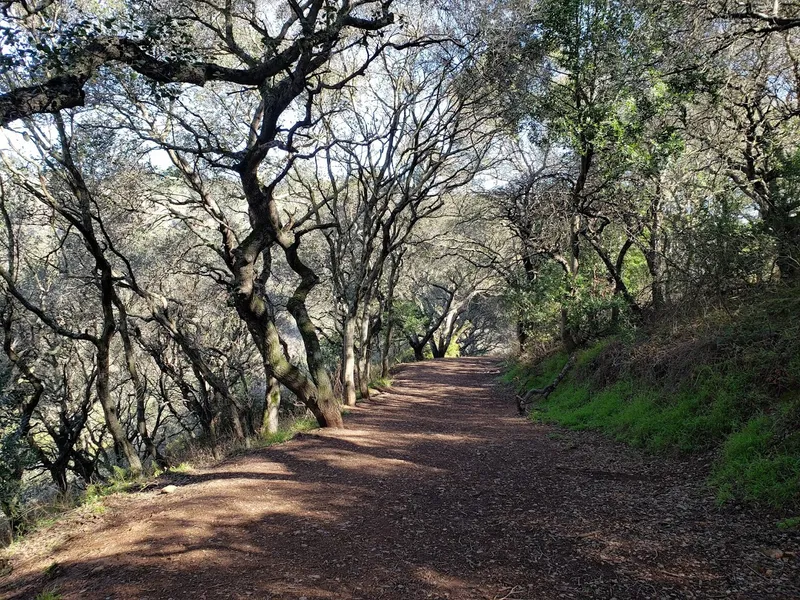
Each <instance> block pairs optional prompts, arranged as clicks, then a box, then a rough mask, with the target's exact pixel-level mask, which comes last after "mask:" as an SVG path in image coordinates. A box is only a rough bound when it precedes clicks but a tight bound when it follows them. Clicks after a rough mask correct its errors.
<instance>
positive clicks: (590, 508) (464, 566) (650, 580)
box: [0, 359, 800, 600]
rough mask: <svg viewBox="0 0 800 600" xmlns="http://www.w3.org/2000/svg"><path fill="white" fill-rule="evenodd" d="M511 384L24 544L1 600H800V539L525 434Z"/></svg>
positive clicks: (357, 426) (670, 477) (636, 469)
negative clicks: (40, 597)
mask: <svg viewBox="0 0 800 600" xmlns="http://www.w3.org/2000/svg"><path fill="white" fill-rule="evenodd" d="M498 367H499V365H498V364H497V363H496V362H492V361H490V360H485V359H462V360H453V361H435V362H427V363H421V364H416V365H411V366H408V367H406V368H404V369H403V370H402V371H401V372H400V373H399V375H398V376H397V378H396V381H395V387H394V388H392V390H391V392H389V393H384V394H382V395H380V396H379V397H378V400H377V401H376V402H373V403H370V404H368V405H364V406H362V407H360V408H357V409H355V410H353V411H352V412H351V414H350V415H349V416H348V417H346V424H347V429H345V430H340V431H318V432H315V433H313V434H306V435H302V436H300V437H299V438H298V439H295V440H294V441H292V442H289V443H286V444H283V445H279V446H273V447H271V448H268V449H266V450H263V451H259V452H254V453H252V454H249V455H246V456H242V457H239V458H236V459H234V460H231V461H228V462H226V463H224V464H222V465H220V466H218V467H216V468H212V469H207V470H202V471H196V472H192V473H191V474H189V475H186V476H184V477H182V479H181V480H180V481H179V482H178V484H179V487H178V490H177V491H176V492H175V493H173V494H168V495H164V494H159V493H158V492H157V491H152V492H143V493H139V494H133V495H128V496H122V495H120V496H116V497H114V498H112V499H111V500H110V501H109V503H108V504H109V505H110V510H109V511H108V512H107V513H106V514H104V515H102V516H96V515H95V516H91V515H88V514H87V513H85V512H84V513H82V515H83V516H78V517H75V516H73V517H72V518H70V519H67V520H65V521H62V522H61V523H60V524H59V525H57V526H56V527H55V528H54V530H53V531H50V532H43V533H41V534H39V535H37V536H33V537H32V538H31V540H29V541H28V542H26V544H24V545H23V546H22V549H21V551H19V552H18V553H17V557H16V558H15V559H14V561H13V566H14V571H13V573H12V574H11V575H9V576H7V577H5V578H4V579H2V580H0V596H2V597H5V598H33V597H35V596H36V594H37V593H39V592H40V591H42V590H43V589H53V588H55V589H57V590H58V592H59V593H60V594H61V595H62V597H63V598H81V599H83V598H87V599H88V598H175V599H178V598H192V599H201V598H208V599H211V598H241V599H244V598H273V599H277V598H291V599H302V598H305V599H307V600H312V599H319V598H363V599H365V600H366V599H369V600H372V599H379V598H385V599H398V600H399V599H403V600H406V599H416V598H438V599H443V598H452V599H454V600H460V599H470V598H482V599H488V600H500V599H505V600H522V599H548V598H618V599H622V598H714V597H733V598H800V575H799V573H800V569H798V565H799V564H800V563H799V562H798V561H799V560H800V556H798V553H800V539H799V537H800V536H798V535H797V534H796V533H795V534H791V533H781V532H780V531H779V530H777V529H776V528H775V520H774V518H771V517H770V516H769V515H765V514H762V513H756V512H755V511H748V510H745V509H742V508H737V507H725V508H719V507H717V506H716V505H715V503H714V501H713V497H712V496H711V494H710V493H709V491H708V490H707V489H705V487H704V485H703V483H702V480H703V475H702V474H703V472H704V469H705V468H706V467H704V466H703V465H702V464H700V463H698V462H693V463H688V462H685V461H677V460H667V459H664V458H656V457H648V456H644V455H642V454H641V453H639V452H637V451H634V450H631V449H628V448H625V447H622V446H620V445H618V444H615V443H613V442H610V441H607V440H605V439H603V438H602V437H600V436H598V435H594V434H588V433H570V432H565V431H563V430H559V429H556V428H553V427H549V426H538V425H531V424H530V423H528V422H526V421H525V420H523V419H521V418H520V417H518V416H517V415H516V414H515V411H516V409H515V406H514V402H513V401H512V400H511V398H510V397H509V396H508V394H507V393H506V392H504V390H503V389H502V388H501V387H500V386H498V385H497V384H496V383H495V382H494V381H495V380H494V376H495V375H496V374H497V372H498ZM53 563H57V566H56V567H55V568H51V569H49V571H48V574H47V575H46V574H45V570H46V569H47V568H48V566H50V565H52V564H53Z"/></svg>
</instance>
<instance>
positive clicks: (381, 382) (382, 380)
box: [369, 377, 392, 388]
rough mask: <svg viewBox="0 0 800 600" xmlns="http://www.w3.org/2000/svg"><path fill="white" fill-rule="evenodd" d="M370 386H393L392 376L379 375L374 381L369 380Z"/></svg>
mask: <svg viewBox="0 0 800 600" xmlns="http://www.w3.org/2000/svg"><path fill="white" fill-rule="evenodd" d="M369 387H371V388H382V387H392V378H391V377H378V378H377V379H373V380H372V381H370V382H369Z"/></svg>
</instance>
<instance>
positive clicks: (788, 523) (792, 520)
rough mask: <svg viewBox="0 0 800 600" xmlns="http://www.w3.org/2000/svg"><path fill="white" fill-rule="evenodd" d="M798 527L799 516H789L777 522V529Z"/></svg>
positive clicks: (799, 525)
mask: <svg viewBox="0 0 800 600" xmlns="http://www.w3.org/2000/svg"><path fill="white" fill-rule="evenodd" d="M798 528H800V517H789V518H788V519H783V520H781V521H779V522H778V529H798Z"/></svg>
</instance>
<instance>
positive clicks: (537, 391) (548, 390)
mask: <svg viewBox="0 0 800 600" xmlns="http://www.w3.org/2000/svg"><path fill="white" fill-rule="evenodd" d="M574 364H575V355H574V354H573V355H572V356H570V357H569V360H567V363H566V364H565V365H564V367H563V368H562V369H561V371H560V372H559V374H558V375H557V376H556V378H555V379H554V380H553V381H552V383H550V385H547V386H545V387H543V388H534V389H532V390H528V392H527V393H526V394H525V395H524V396H520V395H519V394H517V396H516V400H517V408H518V409H519V414H521V415H524V414H525V409H526V408H527V406H528V405H529V404H533V402H534V401H535V400H536V399H537V398H539V397H541V398H542V399H543V400H547V397H548V396H549V395H550V394H552V393H553V390H555V389H556V387H557V386H558V384H559V383H561V380H562V379H564V377H566V376H567V373H569V370H570V369H571V368H572V367H573V365H574Z"/></svg>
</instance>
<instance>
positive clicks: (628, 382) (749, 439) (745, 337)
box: [504, 292, 800, 521]
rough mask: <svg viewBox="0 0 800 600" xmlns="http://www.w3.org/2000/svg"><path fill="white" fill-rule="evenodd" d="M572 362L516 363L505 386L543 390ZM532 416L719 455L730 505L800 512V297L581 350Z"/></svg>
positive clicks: (720, 483) (719, 475)
mask: <svg viewBox="0 0 800 600" xmlns="http://www.w3.org/2000/svg"><path fill="white" fill-rule="evenodd" d="M567 358H568V357H567V355H566V353H563V352H561V353H554V354H551V355H550V356H547V357H546V358H545V359H543V360H541V361H540V362H539V363H538V364H536V365H533V366H531V365H526V364H524V363H522V362H515V363H512V364H510V365H509V366H508V368H507V370H506V373H505V375H504V380H505V381H506V382H507V383H509V384H512V385H514V386H515V387H516V388H517V390H519V391H524V390H529V389H532V388H541V387H544V386H546V385H547V384H549V383H550V382H552V381H553V380H554V379H555V377H556V375H557V374H558V373H559V371H560V370H561V368H562V367H563V366H564V364H565V362H566V361H567ZM529 415H530V418H531V419H533V420H536V421H541V422H548V423H557V424H560V425H563V426H566V427H569V428H572V429H595V430H599V431H602V432H604V433H606V434H608V435H610V436H613V437H614V438H616V439H618V440H621V441H623V442H626V443H628V444H632V445H634V446H637V447H640V448H643V449H646V450H648V451H651V452H672V453H696V452H705V451H713V452H715V453H716V457H717V458H716V461H715V463H714V467H713V470H712V473H711V475H710V479H709V481H710V483H711V484H712V485H713V486H714V488H715V489H716V491H717V497H718V499H719V500H720V502H726V501H729V500H733V499H740V500H743V501H747V502H751V503H758V504H764V505H769V506H772V507H775V508H782V509H785V510H793V509H798V508H800V295H798V294H797V293H796V292H792V293H784V294H782V295H775V296H774V297H770V298H767V299H764V300H761V301H759V302H751V303H745V304H743V305H742V306H741V307H740V308H739V309H738V310H736V311H731V310H724V309H720V310H718V311H715V312H713V313H710V314H707V315H705V316H704V317H703V318H702V319H693V320H688V319H687V320H686V321H685V322H683V323H679V324H677V325H676V324H675V323H670V324H669V326H663V327H662V328H661V329H659V328H653V329H651V330H650V331H646V332H643V333H640V334H639V335H638V336H637V337H636V338H635V339H625V340H623V339H620V338H608V339H605V340H602V341H601V342H598V343H596V344H594V345H592V346H591V347H589V348H587V349H584V350H582V351H580V352H579V353H578V356H577V361H576V366H575V368H574V369H573V370H572V372H571V373H570V374H569V375H568V376H567V377H566V378H565V379H564V380H563V381H562V382H561V383H560V385H559V386H558V387H557V388H556V390H555V391H554V392H553V393H552V394H551V395H550V396H549V397H548V398H547V400H545V401H543V402H538V403H537V404H535V405H534V406H533V407H532V409H531V411H530V413H529ZM788 521H791V519H789V520H788Z"/></svg>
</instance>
